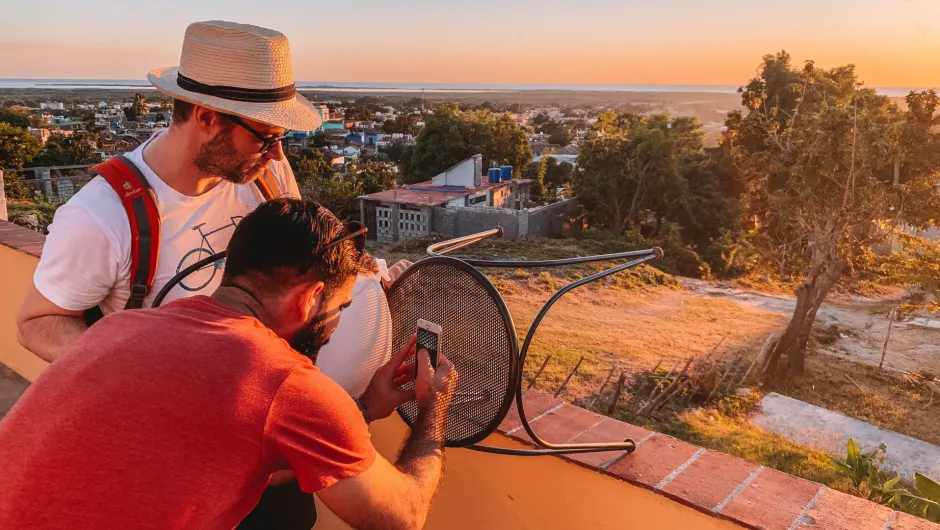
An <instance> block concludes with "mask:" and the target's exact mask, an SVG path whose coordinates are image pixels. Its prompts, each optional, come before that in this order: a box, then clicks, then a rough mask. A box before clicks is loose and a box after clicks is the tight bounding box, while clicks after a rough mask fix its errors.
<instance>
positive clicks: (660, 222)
mask: <svg viewBox="0 0 940 530" xmlns="http://www.w3.org/2000/svg"><path fill="white" fill-rule="evenodd" d="M662 227H663V214H662V213H661V212H657V213H656V229H655V230H654V231H653V237H659V230H660V229H661V228H662Z"/></svg>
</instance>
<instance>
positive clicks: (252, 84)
mask: <svg viewBox="0 0 940 530" xmlns="http://www.w3.org/2000/svg"><path fill="white" fill-rule="evenodd" d="M147 79H148V80H150V82H151V83H153V86H154V87H156V89H157V90H159V91H160V92H163V93H164V94H166V95H168V96H170V97H173V98H177V99H181V100H183V101H188V102H190V103H193V104H196V105H199V106H201V107H206V108H210V109H212V110H216V111H219V112H224V113H227V114H235V115H238V116H241V117H244V118H249V119H252V120H256V121H260V122H262V123H266V124H268V125H272V126H275V127H283V128H285V129H291V130H299V131H312V130H314V129H316V128H317V127H319V126H320V124H321V123H322V122H323V120H322V118H321V117H320V113H319V112H317V110H316V109H315V108H314V107H313V105H311V104H310V102H309V101H307V100H306V99H305V98H304V97H303V96H301V95H300V94H297V92H296V90H295V88H294V72H293V69H292V68H291V60H290V45H289V44H288V42H287V37H285V36H284V35H283V34H282V33H280V32H277V31H274V30H270V29H265V28H259V27H258V26H250V25H248V24H236V23H234V22H224V21H220V20H212V21H209V22H196V23H193V24H190V25H189V27H188V28H186V36H185V37H183V51H182V52H181V53H180V65H179V66H177V67H169V68H160V69H157V70H154V71H152V72H150V73H149V74H147Z"/></svg>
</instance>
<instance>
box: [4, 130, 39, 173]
mask: <svg viewBox="0 0 940 530" xmlns="http://www.w3.org/2000/svg"><path fill="white" fill-rule="evenodd" d="M39 149H40V146H39V140H37V139H36V137H34V136H33V135H31V134H29V131H28V130H26V129H25V128H23V127H14V126H13V125H10V124H9V123H3V122H0V169H13V170H20V169H23V166H25V165H26V163H27V162H29V161H31V160H32V159H33V158H35V157H36V155H37V154H38V153H39Z"/></svg>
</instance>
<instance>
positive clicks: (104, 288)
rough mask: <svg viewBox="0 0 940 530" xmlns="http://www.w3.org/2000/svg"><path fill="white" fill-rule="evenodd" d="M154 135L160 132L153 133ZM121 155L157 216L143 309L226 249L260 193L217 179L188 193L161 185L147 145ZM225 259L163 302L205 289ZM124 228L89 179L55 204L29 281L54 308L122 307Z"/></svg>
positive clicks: (127, 261)
mask: <svg viewBox="0 0 940 530" xmlns="http://www.w3.org/2000/svg"><path fill="white" fill-rule="evenodd" d="M157 134H160V133H157ZM155 137H156V135H154V136H152V137H151V138H150V140H148V141H147V142H144V144H143V145H141V146H140V147H138V148H137V149H135V150H134V151H133V152H131V153H127V154H126V155H125V156H126V157H127V158H128V159H130V161H131V162H133V163H134V165H135V166H137V167H138V168H139V169H140V172H141V173H142V174H143V176H144V178H146V179H147V182H148V183H150V186H151V187H152V188H153V191H154V193H155V195H156V197H157V209H158V210H159V211H160V219H161V222H162V225H161V230H160V251H159V255H158V256H157V271H156V275H155V277H154V281H153V287H152V288H151V289H150V293H149V294H148V295H147V297H146V298H145V299H144V307H150V304H151V303H152V302H153V298H154V296H156V294H157V293H158V292H159V291H160V289H161V288H162V287H163V286H164V285H166V284H167V282H168V281H169V280H170V279H171V278H172V277H173V276H175V275H176V273H177V272H178V271H180V270H182V269H184V268H186V267H187V266H189V265H191V264H193V263H195V262H196V261H198V260H200V259H203V258H206V257H208V256H210V255H212V254H215V253H217V252H221V251H223V250H225V247H226V246H227V245H228V241H229V239H230V238H231V236H232V231H234V229H235V225H236V224H237V223H238V222H239V221H240V220H241V219H242V218H243V217H244V216H245V215H247V214H248V213H249V212H251V211H252V210H254V209H255V208H256V207H257V206H258V205H259V204H261V203H262V202H263V200H264V198H263V197H262V195H261V192H260V191H259V190H258V188H257V187H256V186H255V184H253V183H251V184H233V183H231V182H229V181H227V180H223V181H222V182H220V183H219V184H218V185H216V186H215V187H214V188H212V189H211V190H210V191H209V192H207V193H204V194H202V195H200V196H198V197H189V196H186V195H183V194H181V193H179V192H178V191H176V190H174V189H173V188H171V187H169V186H167V185H166V183H164V182H163V180H161V179H160V178H159V177H158V176H157V175H156V174H155V173H154V172H153V170H152V169H150V167H149V166H148V165H147V164H146V163H145V162H144V159H143V152H144V148H145V147H146V146H147V144H148V143H149V142H150V141H151V140H153V138H155ZM270 169H271V172H272V173H273V174H274V176H275V178H276V179H277V182H278V185H279V186H280V188H281V193H282V194H283V195H287V196H292V197H300V192H299V190H298V189H297V182H296V181H295V180H294V173H293V171H291V168H290V164H288V163H287V161H286V160H281V161H273V162H272V163H271V166H270ZM223 267H224V260H221V261H219V262H216V266H215V267H207V268H205V269H203V270H201V271H197V272H196V273H194V274H192V275H190V276H188V277H187V278H186V279H184V280H183V282H181V283H180V284H178V285H177V286H176V287H174V288H173V289H172V290H171V291H170V292H169V294H168V295H167V297H166V299H165V300H164V303H167V302H169V301H171V300H175V299H177V298H183V297H186V296H194V295H197V294H204V295H210V294H212V293H213V291H215V289H216V287H218V286H219V283H220V282H221V280H222V269H223ZM130 268H131V228H130V222H129V221H128V219H127V212H126V211H125V210H124V206H123V205H122V204H121V200H120V199H119V198H118V196H117V194H116V193H115V192H114V190H113V189H112V188H111V186H110V185H109V184H108V183H107V181H105V180H104V178H102V177H100V176H99V177H95V178H94V179H92V180H91V181H90V182H89V183H88V184H86V185H85V186H84V187H83V188H82V189H81V190H79V192H78V193H76V194H75V196H73V197H72V198H71V199H69V201H68V202H67V203H65V204H64V205H62V206H60V207H59V209H58V210H56V213H55V217H54V218H53V221H52V224H51V225H49V235H48V236H47V237H46V243H45V245H44V246H43V250H42V259H40V261H39V266H38V267H37V269H36V274H35V276H34V277H33V281H34V282H35V284H36V289H38V290H39V292H40V293H42V295H43V296H45V297H46V298H48V299H49V300H50V301H52V303H54V304H56V305H57V306H59V307H61V308H63V309H67V310H70V311H82V310H85V309H88V308H90V307H94V306H95V305H100V306H101V309H102V311H103V312H104V313H105V314H109V313H112V312H114V311H119V310H121V309H123V308H124V305H125V304H126V303H127V299H128V298H129V297H130Z"/></svg>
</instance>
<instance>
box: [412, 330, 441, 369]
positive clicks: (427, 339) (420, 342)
mask: <svg viewBox="0 0 940 530" xmlns="http://www.w3.org/2000/svg"><path fill="white" fill-rule="evenodd" d="M440 347H441V326H440V325H438V324H435V323H434V322H428V321H427V320H424V319H419V320H418V331H417V346H416V347H415V351H416V352H419V351H421V350H427V351H428V356H429V357H430V358H431V366H433V367H435V368H437V352H439V351H440ZM415 377H418V363H415Z"/></svg>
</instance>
